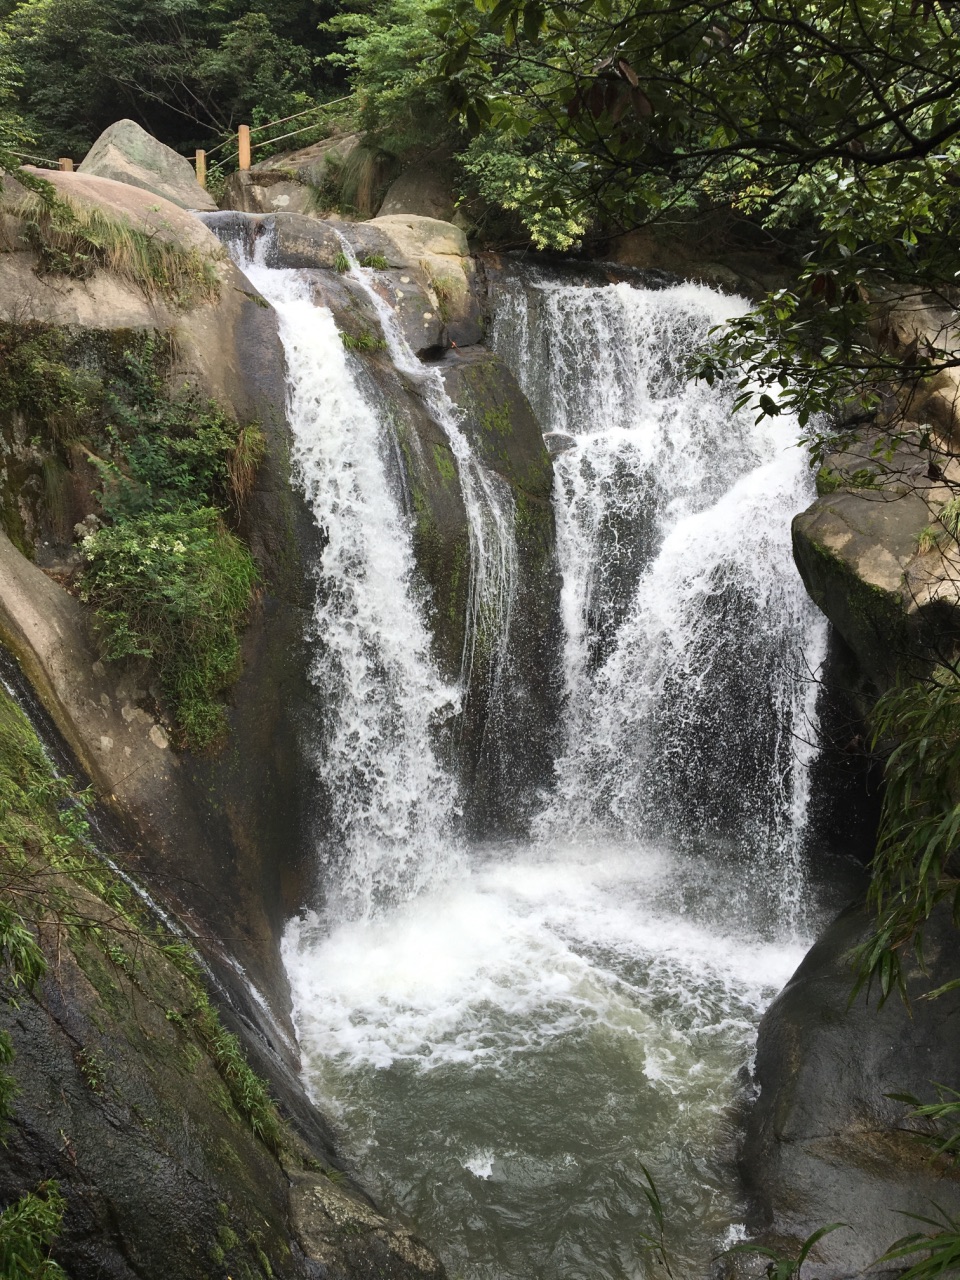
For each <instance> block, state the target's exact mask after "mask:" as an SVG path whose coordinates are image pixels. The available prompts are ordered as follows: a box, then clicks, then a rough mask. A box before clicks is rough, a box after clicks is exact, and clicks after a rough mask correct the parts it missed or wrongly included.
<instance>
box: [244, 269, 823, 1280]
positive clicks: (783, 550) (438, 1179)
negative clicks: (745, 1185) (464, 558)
mask: <svg viewBox="0 0 960 1280" xmlns="http://www.w3.org/2000/svg"><path fill="white" fill-rule="evenodd" d="M242 265H243V269H244V270H245V271H246V272H247V274H248V275H249V276H250V278H251V280H252V282H253V283H254V285H255V286H256V287H257V288H258V289H259V290H260V292H261V293H262V294H263V296H264V297H266V298H267V299H268V300H269V301H270V302H271V303H272V304H273V306H274V307H275V309H276V311H277V316H278V320H279V324H280V332H281V337H282V340H283V343H284V348H285V351H286V357H287V366H288V406H287V407H288V415H289V419H290V424H291V428H292V431H293V435H294V441H295V448H294V461H295V469H296V478H297V482H298V484H299V485H300V486H301V488H302V490H303V492H304V494H305V495H306V497H307V500H308V502H309V503H310V505H311V507H312V509H313V512H314V516H315V519H316V522H317V525H318V527H319V528H320V530H321V531H322V534H323V549H322V552H321V554H320V556H319V559H318V563H317V565H316V578H317V601H316V607H315V613H314V619H313V642H314V659H313V660H314V679H315V680H316V681H317V683H318V684H319V685H320V687H321V688H322V690H323V695H324V696H323V702H324V716H325V721H324V725H325V727H324V729H323V732H322V733H320V734H319V736H318V741H317V746H316V752H317V770H318V775H319V777H320V778H321V781H322V782H323V784H324V790H325V792H326V794H327V795H328V797H329V804H330V808H331V812H332V815H333V822H332V824H331V831H330V834H329V837H328V838H327V839H326V840H325V842H324V846H323V852H324V858H325V860H326V865H325V867H324V882H325V890H326V893H327V895H328V901H327V903H326V910H325V911H322V912H321V911H320V910H319V909H318V904H309V905H312V906H313V907H314V908H316V909H314V910H308V911H305V912H304V913H303V915H302V916H300V917H299V918H297V919H294V920H291V921H290V922H289V924H288V927H287V930H286V933H285V937H284V942H283V957H284V963H285V965H286V970H287V974H288V976H289V980H290V988H291V994H292V1000H293V1016H294V1021H295V1025H296V1027H297V1033H298V1038H299V1041H300V1046H301V1051H302V1058H303V1063H304V1076H305V1080H306V1083H307V1087H308V1089H309V1090H310V1093H311V1095H312V1097H313V1098H314V1099H315V1100H316V1101H317V1102H318V1103H319V1104H320V1105H321V1107H322V1108H323V1109H324V1111H325V1112H326V1113H327V1114H328V1115H330V1116H331V1117H333V1119H334V1120H335V1122H339V1123H340V1124H341V1126H342V1134H341V1137H342V1143H343V1146H344V1149H345V1153H346V1154H347V1156H348V1158H350V1159H351V1160H352V1162H353V1164H354V1166H355V1168H356V1170H357V1172H358V1173H359V1175H360V1176H361V1177H362V1178H363V1179H364V1181H365V1182H366V1184H367V1185H368V1186H369V1187H370V1188H371V1190H372V1191H373V1192H374V1193H375V1194H377V1195H378V1196H379V1197H380V1198H381V1199H382V1201H383V1202H384V1203H385V1204H386V1206H387V1207H389V1208H391V1209H393V1210H395V1211H399V1212H401V1213H404V1214H406V1215H408V1216H409V1217H411V1218H413V1219H414V1222H415V1225H416V1226H417V1228H418V1230H419V1231H420V1232H421V1234H422V1235H424V1236H425V1237H426V1239H427V1240H428V1241H429V1243H430V1244H431V1245H432V1246H433V1247H434V1248H436V1249H437V1250H438V1251H439V1252H440V1254H441V1256H442V1257H443V1259H444V1261H445V1263H446V1264H447V1266H448V1268H449V1270H450V1272H451V1274H458V1275H461V1276H463V1277H464V1280H529V1277H531V1276H537V1277H539V1278H540V1280H570V1277H572V1276H587V1275H589V1276H591V1277H593V1278H595V1280H639V1278H640V1277H645V1276H652V1275H654V1274H655V1270H656V1268H655V1266H654V1264H653V1262H652V1261H651V1258H650V1255H649V1253H648V1252H645V1250H644V1247H643V1245H642V1243H641V1236H640V1233H641V1232H644V1231H649V1230H650V1229H651V1223H650V1221H649V1220H648V1218H647V1217H646V1216H645V1215H646V1208H645V1206H646V1204H647V1201H646V1199H645V1191H644V1188H645V1187H646V1186H647V1183H646V1181H645V1179H646V1169H647V1168H649V1169H651V1170H652V1171H653V1173H654V1175H655V1177H656V1180H657V1185H658V1188H659V1191H660V1194H661V1196H662V1198H663V1201H664V1204H665V1205H666V1206H667V1211H668V1223H667V1235H668V1239H667V1245H668V1248H669V1250H670V1253H671V1257H672V1266H673V1269H674V1274H675V1275H676V1276H678V1277H683V1278H684V1280H686V1278H687V1277H690V1278H692V1277H696V1276H702V1275H704V1274H706V1273H707V1271H708V1270H709V1269H710V1267H711V1262H710V1259H711V1258H712V1257H714V1256H715V1254H716V1253H717V1252H718V1249H719V1248H720V1247H722V1245H721V1241H722V1240H723V1239H724V1238H725V1237H727V1235H728V1232H729V1230H730V1229H731V1225H732V1224H733V1223H734V1222H736V1221H737V1219H738V1218H739V1217H740V1216H741V1215H742V1205H740V1203H739V1202H738V1199H737V1193H736V1179H735V1175H734V1172H733V1168H732V1163H733V1154H732V1152H733V1147H734V1145H735V1133H734V1130H733V1122H732V1121H731V1115H732V1114H733V1113H734V1111H735V1108H736V1106H737V1104H738V1103H740V1102H742V1100H743V1097H744V1085H743V1081H744V1079H745V1071H746V1068H747V1066H748V1063H749V1060H750V1056H751V1054H752V1051H753V1045H754V1041H755V1034H756V1027H757V1023H758V1022H759V1019H760V1016H761V1014H762V1013H763V1010H764V1009H765V1008H766V1006H767V1004H768V1003H769V1001H770V999H771V998H772V997H773V995H774V994H775V993H776V991H777V989H778V988H779V987H780V986H781V985H782V984H783V983H784V982H785V981H786V979H787V978H788V977H789V975H790V973H791V972H792V971H793V970H794V969H795V967H796V965H797V964H798V963H799V960H800V958H801V956H802V954H803V952H804V950H805V947H806V943H807V939H806V938H805V937H804V936H803V933H804V928H805V927H806V926H807V925H808V924H809V923H810V921H812V920H813V918H814V915H815V910H810V911H809V913H808V915H807V916H805V915H804V912H803V910H801V901H800V900H801V895H802V894H803V893H804V888H803V870H802V868H803V862H804V855H805V852H806V851H805V849H804V843H805V841H806V840H808V838H809V837H808V835H806V834H805V833H806V802H807V795H806V786H807V783H806V777H807V771H808V767H809V763H810V758H811V755H812V752H813V748H812V746H810V745H809V744H810V742H812V741H813V726H814V717H815V702H816V692H817V690H816V684H815V682H814V680H813V679H812V678H807V677H808V674H809V673H813V672H815V671H816V670H817V668H818V666H819V663H820V661H821V657H822V650H823V643H824V628H823V626H822V625H821V624H820V623H819V621H818V619H817V615H816V613H815V611H814V610H813V608H812V606H810V605H809V604H808V603H807V601H806V598H805V596H804V594H803V590H802V587H801V585H800V583H799V579H798V577H797V575H796V571H795V570H794V568H793V565H792V561H791V558H790V548H789V528H788V525H789V517H790V515H791V514H792V513H793V512H794V511H797V510H799V509H800V508H801V507H802V506H803V505H805V504H806V502H807V500H808V489H809V477H808V474H807V471H806V465H805V459H804V457H803V454H802V453H801V451H800V450H798V449H796V448H794V447H793V445H792V442H791V440H790V436H789V429H788V428H785V427H784V426H782V425H774V426H768V425H764V424H760V425H757V424H755V423H754V422H753V421H752V420H751V419H750V417H749V416H748V415H743V414H734V413H733V412H732V409H731V404H730V396H729V395H727V394H725V393H724V392H723V390H722V389H720V390H713V391H711V390H708V389H707V388H704V387H702V386H696V385H693V384H690V383H689V382H688V381H687V380H686V377H685V372H686V368H685V366H686V361H687V357H688V355H689V354H690V353H691V352H692V351H693V349H694V348H695V347H696V346H697V345H699V344H701V343H703V342H704V341H707V340H708V336H709V330H710V328H711V327H712V326H713V325H715V324H717V323H719V322H720V321H721V320H722V319H723V318H724V317H725V316H726V315H729V314H730V313H731V311H733V310H736V309H737V308H739V307H740V306H742V305H743V304H741V303H739V302H737V301H736V300H731V299H729V298H721V297H720V296H719V295H716V294H713V293H711V292H710V291H709V290H706V289H701V288H698V287H696V286H691V285H684V286H680V287H676V288H666V289H660V290H647V289H634V288H631V287H629V286H627V285H614V286H609V287H599V288H586V287H580V286H573V285H571V284H569V283H565V282H564V281H563V280H562V279H557V278H553V277H550V276H548V275H540V274H537V273H533V272H524V273H523V274H520V273H518V274H517V275H516V276H515V277H514V278H513V279H508V280H507V281H506V282H505V283H503V284H501V285H500V286H498V287H497V289H496V290H495V295H494V303H495V323H494V329H493V341H494V344H495V346H496V348H497V349H498V350H499V352H500V353H501V355H502V356H503V357H504V359H505V360H506V361H507V363H508V364H510V365H511V366H512V367H513V369H514V371H515V372H516V374H517V376H518V377H519V379H520V381H521V384H522V385H523V387H524V389H525V391H526V393H527V395H528V397H529V398H530V400H531V402H532V403H533V405H534V408H535V410H536V411H537V413H538V415H539V416H540V419H541V422H542V424H543V426H544V428H545V430H546V431H547V433H548V439H549V442H550V444H551V447H552V448H553V450H554V451H555V452H556V457H555V465H556V481H555V488H554V499H555V508H556V517H557V523H558V557H559V561H560V569H561V571H562V581H563V599H562V609H563V615H564V627H565V641H564V652H563V680H564V684H565V691H566V697H565V702H564V711H563V724H562V726H561V727H562V743H563V745H562V749H561V751H560V752H559V755H558V758H557V760H556V770H555V780H554V784H553V786H552V787H551V788H550V790H549V793H548V794H546V795H544V796H541V797H537V799H536V803H535V804H534V805H533V806H532V807H533V808H534V809H536V810H537V817H536V819H535V822H534V827H535V830H534V831H533V833H532V838H531V839H530V840H529V841H524V840H517V841H515V842H514V843H512V844H510V845H500V846H496V845H493V846H491V845H489V844H488V845H482V846H481V845H471V844H470V843H469V842H468V841H466V840H465V839H463V838H462V836H461V835H460V833H459V825H460V824H459V821H458V813H459V810H460V808H461V806H462V805H463V804H464V802H465V800H466V797H465V796H464V795H462V794H461V793H460V789H459V788H458V785H457V783H456V782H455V780H454V778H453V775H452V773H451V771H450V768H449V766H448V765H447V763H446V762H445V761H444V760H443V758H442V756H441V754H440V753H439V749H438V746H437V743H438V742H439V741H442V739H443V732H442V731H443V730H445V729H447V730H448V729H449V727H450V726H451V724H454V723H455V722H456V720H457V717H458V716H459V715H461V714H462V709H463V703H464V697H465V689H466V687H467V685H466V682H467V681H468V679H469V676H470V674H471V671H473V672H474V674H475V676H476V675H482V676H483V677H484V678H485V679H486V680H487V682H488V687H489V685H490V684H495V683H496V680H497V678H498V676H497V672H498V671H500V670H502V669H503V666H504V664H505V663H507V662H509V660H510V654H509V639H510V634H511V626H512V625H513V627H514V628H515V629H516V630H519V617H518V618H517V619H514V618H513V616H512V615H513V612H516V613H517V614H518V615H520V614H522V610H521V609H519V608H516V609H515V607H514V604H513V599H514V592H515V591H516V590H518V585H517V581H516V579H517V573H518V567H517V558H516V550H515V547H514V542H513V531H514V517H515V512H514V510H513V506H512V499H511V498H510V495H509V493H508V492H507V490H506V487H505V486H502V485H501V482H500V481H498V480H497V479H496V478H495V477H492V476H490V475H488V474H487V473H486V472H485V471H484V469H483V468H482V467H481V466H480V465H479V464H478V462H477V461H476V460H475V458H474V457H473V455H472V453H471V451H470V449H469V442H468V440H467V439H466V438H465V436H464V433H463V432H462V431H461V429H460V425H459V422H458V418H457V414H456V410H455V409H454V407H453V406H452V405H451V404H450V401H449V399H448V398H447V396H446V393H445V391H444V389H443V383H442V380H441V376H440V373H439V371H438V369H436V368H432V367H430V366H424V365H423V364H422V363H421V362H420V361H419V360H417V359H416V357H415V356H414V355H413V354H412V352H411V351H410V348H409V346H408V345H407V344H406V343H405V342H404V341H403V337H402V333H401V332H400V329H399V327H398V325H397V322H396V318H395V316H394V314H393V311H392V309H391V307H390V305H389V303H388V301H385V299H384V298H383V297H382V296H381V292H382V290H383V288H384V287H385V286H384V282H383V281H381V280H379V279H378V278H377V275H376V273H375V272H373V271H372V270H369V269H367V268H362V267H359V266H357V265H356V263H355V262H351V266H350V277H351V278H350V281H349V283H350V284H351V285H352V286H353V288H354V289H357V288H360V289H362V290H363V292H364V293H365V294H366V296H367V298H368V299H369V300H370V302H371V303H372V304H373V305H374V306H375V307H376V308H377V313H378V315H379V317H380V320H381V324H382V328H383V332H384V335H385V338H386V340H387V343H388V344H389V354H390V356H391V358H392V360H393V361H394V363H395V365H396V366H397V368H398V370H400V372H401V373H402V375H403V379H404V382H405V384H406V386H407V387H408V388H409V389H410V390H411V392H412V394H414V395H417V396H418V397H419V398H420V400H421V401H422V402H423V403H424V404H425V405H426V406H427V408H428V410H429V412H430V414H431V416H432V418H433V420H434V422H436V423H437V424H438V425H439V426H440V427H441V429H442V431H443V432H444V435H445V438H446V440H447V442H448V443H449V446H450V449H451V451H452V452H453V455H454V457H455V460H456V462H457V466H458V471H459V484H460V490H461V494H462V497H463V502H464V505H465V507H466V508H467V511H468V516H469V523H470V550H471V556H472V567H471V572H472V575H473V577H472V580H471V586H470V605H469V609H470V619H469V627H468V632H469V635H468V641H467V644H466V645H465V649H464V655H463V663H462V672H461V678H460V680H458V681H457V682H456V683H455V684H454V683H450V682H447V681H444V679H442V678H441V676H440V675H439V674H438V671H437V668H436V666H435V664H434V662H433V660H432V658H431V648H430V637H429V634H428V627H427V624H426V621H425V619H426V617H427V613H426V610H425V608H424V601H423V600H422V599H421V598H420V596H419V595H418V591H417V587H416V582H417V576H416V572H415V566H414V564H413V555H412V550H411V536H410V529H409V524H408V521H407V519H405V517H404V508H403V502H402V493H401V491H400V488H401V487H400V483H399V479H398V476H397V468H396V466H395V465H394V464H393V462H392V461H391V460H392V459H394V458H395V452H396V442H395V441H394V440H393V437H392V432H393V427H392V425H391V421H390V415H389V413H388V412H383V411H378V408H377V403H376V399H375V397H371V396H369V395H368V394H367V392H366V391H365V386H366V383H365V382H364V380H363V379H362V378H359V377H357V376H355V374H356V372H357V369H358V368H359V363H358V362H356V359H355V358H354V357H349V356H348V355H346V354H345V352H344V349H343V344H342V342H341V340H340V338H339V335H338V334H337V332H336V328H335V325H334V322H333V319H332V317H331V315H330V313H329V312H327V311H326V310H325V309H324V308H323V307H319V306H317V305H315V301H314V298H313V296H312V289H311V282H310V273H298V272H294V271H286V270H267V269H266V268H264V267H263V265H262V263H260V262H257V261H253V262H251V261H249V260H244V261H243V263H242ZM524 586H525V584H520V587H524ZM488 656H489V663H490V666H489V668H483V669H481V668H480V666H479V664H480V663H481V662H484V663H486V662H487V661H488ZM534 674H536V673H534ZM511 710H512V707H511V702H510V698H509V697H507V696H504V697H503V699H502V706H500V707H499V709H498V714H499V715H500V716H501V718H502V719H503V720H506V718H507V716H508V715H509V713H510V711H511ZM508 731H512V732H514V733H519V732H521V730H520V728H519V726H518V725H517V723H516V721H514V722H513V723H512V725H510V724H508ZM808 896H809V895H808Z"/></svg>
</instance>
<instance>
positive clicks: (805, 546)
mask: <svg viewBox="0 0 960 1280" xmlns="http://www.w3.org/2000/svg"><path fill="white" fill-rule="evenodd" d="M925 434H926V432H925V428H921V427H916V428H909V429H907V428H903V429H901V439H900V441H899V442H898V443H897V444H896V446H895V447H890V446H889V444H888V441H887V440H886V438H885V437H884V436H883V435H882V434H881V433H877V432H875V433H873V434H872V435H869V436H867V437H866V438H864V439H862V440H860V441H859V442H857V443H855V444H852V445H850V446H848V447H847V448H846V449H845V450H844V451H843V452H841V453H835V454H832V455H830V456H828V457H827V459H826V460H825V464H824V466H823V467H822V468H821V470H820V473H819V475H818V477H817V487H818V490H819V492H820V497H819V498H818V499H817V501H816V502H815V503H814V504H813V506H811V507H809V508H808V509H807V510H806V511H804V512H803V513H802V514H801V515H799V516H797V517H796V519H795V520H794V522H793V547H794V558H795V559H796V562H797V567H798V568H799V570H800V574H801V577H802V578H803V581H804V585H805V586H806V588H807V590H808V592H809V593H810V595H811V597H812V598H813V600H814V601H815V602H816V603H817V605H819V607H820V608H821V609H822V610H823V612H824V613H825V614H826V615H827V617H828V618H829V619H830V621H831V622H832V623H833V624H834V626H835V627H836V628H837V630H838V631H839V633H840V635H841V636H842V637H843V639H844V641H845V642H846V644H847V645H848V646H849V648H850V649H851V651H852V652H853V653H854V655H855V656H856V658H857V661H858V663H859V667H860V673H859V676H858V678H857V680H856V681H855V683H856V684H857V685H858V686H859V688H858V690H857V692H858V694H859V696H860V699H861V702H862V703H863V705H864V706H866V705H868V702H869V700H870V699H871V698H872V697H873V696H875V695H876V694H877V693H878V692H882V691H883V690H884V689H886V688H889V687H890V685H892V684H893V683H894V682H895V681H896V679H897V678H898V676H900V675H902V674H905V673H906V674H922V672H923V671H924V670H926V669H928V668H929V666H930V664H931V663H934V662H937V661H942V660H943V659H945V658H949V656H950V655H951V653H952V652H953V648H954V646H955V644H956V643H957V641H958V640H960V587H958V584H960V578H958V574H957V570H958V568H960V557H958V548H957V544H956V540H955V539H954V538H953V537H952V536H951V535H950V533H949V530H948V528H947V527H945V526H944V523H943V521H942V520H941V519H940V517H941V515H942V513H944V511H945V510H946V509H947V506H948V503H950V501H951V498H952V492H953V491H952V489H951V484H950V483H948V481H949V482H952V483H956V481H957V480H958V479H960V468H958V465H957V462H956V461H955V460H954V459H952V458H951V457H950V456H949V455H947V454H946V453H943V452H939V451H934V452H932V453H931V450H930V448H929V446H927V445H926V444H924V443H923V437H924V435H925Z"/></svg>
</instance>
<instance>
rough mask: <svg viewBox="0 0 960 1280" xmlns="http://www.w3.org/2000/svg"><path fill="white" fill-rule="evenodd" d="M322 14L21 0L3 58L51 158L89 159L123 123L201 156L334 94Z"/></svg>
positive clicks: (198, 0) (7, 29)
mask: <svg viewBox="0 0 960 1280" xmlns="http://www.w3.org/2000/svg"><path fill="white" fill-rule="evenodd" d="M323 16H325V0H324V3H318V0H283V2H282V3H279V4H271V5H270V6H263V5H261V6H258V5H257V4H256V3H255V0H219V2H218V3H216V4H204V3H203V2H202V0H21V3H20V4H17V5H15V6H14V7H13V8H12V9H11V10H10V12H9V14H8V15H7V16H6V17H5V18H4V19H3V20H2V21H0V59H2V58H3V57H6V58H8V59H9V60H10V61H11V62H12V63H13V64H15V65H17V66H18V67H19V68H20V69H21V71H22V77H21V79H20V84H19V87H15V93H16V99H17V102H18V104H19V107H20V110H21V112H22V114H23V117H24V120H25V121H26V122H27V126H28V129H29V132H30V133H32V134H33V136H34V138H35V139H36V146H37V147H38V148H40V149H41V150H43V151H44V152H45V153H46V154H48V155H53V156H56V155H59V154H65V155H74V156H82V155H83V153H84V152H85V151H86V150H87V149H88V147H89V146H90V144H91V143H92V142H93V140H94V139H95V138H96V137H97V135H98V134H99V133H100V132H101V131H102V130H103V129H104V128H106V126H107V125H109V124H111V123H112V122H113V121H114V120H116V119H119V118H120V117H121V116H123V115H129V116H131V117H132V118H133V119H136V120H138V121H139V122H140V123H141V124H143V126H144V127H145V128H146V129H148V130H149V131H150V132H151V133H153V134H155V135H156V136H157V137H159V138H161V139H162V140H163V141H165V142H167V143H169V144H170V145H173V146H178V145H182V146H194V145H199V144H202V143H204V142H206V143H208V144H209V143H210V142H211V140H212V139H214V138H216V137H218V136H220V135H222V134H224V133H227V132H230V131H232V130H233V129H234V128H235V127H236V125H237V123H239V122H240V121H241V120H244V119H246V120H248V121H251V122H255V121H256V120H257V119H258V118H260V119H270V118H277V117H278V116H282V115H285V114H287V113H288V112H293V111H296V110H297V109H298V108H302V107H306V106H309V105H311V104H312V102H313V101H314V100H315V98H316V96H317V95H322V94H324V93H326V92H329V91H332V90H334V89H335V88H336V75H335V74H334V73H333V72H332V71H329V70H328V71H326V72H324V71H323V69H322V67H321V64H320V61H319V60H320V58H321V56H322V55H323V54H325V53H326V52H328V51H329V49H330V40H329V38H328V37H325V36H323V35H321V34H320V33H319V31H318V29H317V28H318V21H319V19H320V18H322V17H323Z"/></svg>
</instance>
